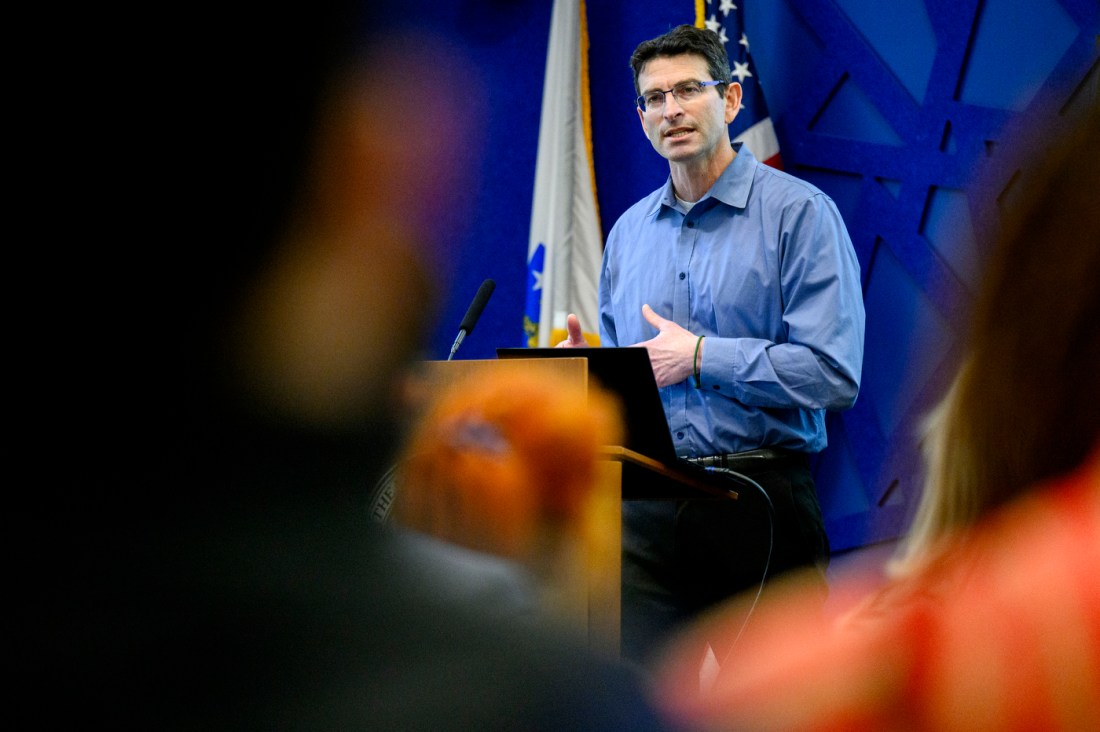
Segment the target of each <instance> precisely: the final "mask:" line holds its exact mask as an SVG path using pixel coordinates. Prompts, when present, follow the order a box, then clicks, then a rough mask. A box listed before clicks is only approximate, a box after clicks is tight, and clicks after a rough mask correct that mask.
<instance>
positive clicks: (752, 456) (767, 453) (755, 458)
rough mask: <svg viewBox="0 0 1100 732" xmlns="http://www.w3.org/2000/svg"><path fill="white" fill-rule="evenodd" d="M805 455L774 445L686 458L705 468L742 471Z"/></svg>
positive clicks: (802, 457) (801, 457) (800, 457)
mask: <svg viewBox="0 0 1100 732" xmlns="http://www.w3.org/2000/svg"><path fill="white" fill-rule="evenodd" d="M805 457H806V456H805V455H804V454H803V453H800V452H792V451H791V450H780V449H778V448H774V447H761V448H760V449H758V450H746V451H745V452H731V453H728V454H726V455H706V456H704V457H697V458H688V460H690V461H691V462H693V463H696V464H698V465H702V466H703V467H705V468H726V469H727V470H734V471H742V470H747V469H750V468H760V467H763V466H764V464H765V463H768V462H771V461H774V460H795V459H804V458H805Z"/></svg>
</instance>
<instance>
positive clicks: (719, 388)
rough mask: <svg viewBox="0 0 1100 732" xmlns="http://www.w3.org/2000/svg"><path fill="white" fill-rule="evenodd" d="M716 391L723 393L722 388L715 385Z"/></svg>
mask: <svg viewBox="0 0 1100 732" xmlns="http://www.w3.org/2000/svg"><path fill="white" fill-rule="evenodd" d="M714 390H715V391H721V390H722V387H720V386H718V384H715V385H714Z"/></svg>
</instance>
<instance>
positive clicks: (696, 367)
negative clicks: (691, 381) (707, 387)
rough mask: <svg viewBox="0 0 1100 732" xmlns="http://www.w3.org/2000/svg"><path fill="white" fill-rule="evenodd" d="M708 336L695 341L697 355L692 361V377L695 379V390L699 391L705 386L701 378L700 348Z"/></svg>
mask: <svg viewBox="0 0 1100 732" xmlns="http://www.w3.org/2000/svg"><path fill="white" fill-rule="evenodd" d="M705 337H706V336H699V340H697V341H695V355H694V356H693V357H692V359H691V370H692V375H693V376H694V377H695V388H696V389H698V388H700V387H701V386H702V385H703V382H702V380H701V379H700V378H699V347H700V346H701V345H703V338H705Z"/></svg>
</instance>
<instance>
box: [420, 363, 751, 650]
mask: <svg viewBox="0 0 1100 732" xmlns="http://www.w3.org/2000/svg"><path fill="white" fill-rule="evenodd" d="M419 366H420V369H419V374H418V376H419V379H418V383H419V386H420V388H421V389H423V391H422V392H421V393H422V394H423V395H424V396H425V398H429V399H430V394H431V393H432V392H436V393H438V392H441V391H442V390H444V389H447V388H449V387H452V386H454V385H456V384H458V383H460V382H464V381H466V380H469V379H497V378H503V377H504V376H505V375H506V374H508V373H509V371H510V370H521V371H523V372H524V373H526V374H536V375H538V374H546V375H547V377H548V378H549V377H553V378H556V379H561V380H566V381H567V383H569V384H570V385H575V386H578V387H580V388H581V389H582V390H583V391H584V392H585V393H587V391H588V389H589V373H588V360H587V359H586V358H584V357H579V358H553V359H537V358H533V359H525V358H516V359H506V360H501V359H491V360H465V361H425V362H422V363H421V364H420V365H419ZM602 453H603V455H604V459H602V460H601V461H600V462H599V465H598V470H597V473H598V476H597V484H596V486H595V489H594V490H595V496H594V502H595V506H596V507H597V508H596V509H595V510H596V511H598V513H599V517H598V521H599V525H600V526H601V527H602V531H603V532H605V533H606V534H607V535H606V537H604V539H605V540H604V541H601V542H600V545H601V546H602V547H610V549H608V548H605V549H602V550H601V549H598V548H593V547H586V548H585V547H578V548H577V555H576V561H575V562H573V564H572V571H571V573H570V576H569V577H568V579H567V581H566V582H565V583H564V584H565V585H566V587H563V588H561V589H562V597H561V600H562V602H560V603H559V606H560V607H561V609H562V610H563V611H564V612H565V613H566V615H567V617H568V618H569V619H570V620H571V621H572V622H574V623H575V624H577V625H578V627H581V628H586V629H587V634H588V639H589V645H590V646H591V647H593V648H594V649H595V650H598V651H600V652H605V653H610V654H613V655H616V656H617V655H618V654H619V650H620V628H619V626H620V617H621V603H620V576H621V567H622V561H621V547H622V502H623V501H629V500H681V499H686V498H711V499H716V500H736V499H737V497H738V496H737V493H736V491H734V490H731V489H730V487H729V485H725V486H724V485H723V484H722V482H721V481H719V480H714V481H706V480H701V479H700V478H699V477H698V476H689V475H687V474H685V473H683V472H681V471H678V470H677V469H676V467H675V466H670V465H665V464H662V463H661V462H659V461H657V460H654V459H651V458H649V457H647V456H645V455H641V454H639V453H637V452H634V451H632V450H629V449H627V448H626V447H623V446H619V445H608V446H606V447H605V448H603V450H602ZM565 457H567V456H563V459H564V458H565ZM594 551H600V552H602V553H601V555H600V556H598V557H596V556H592V555H591V552H594ZM584 552H588V553H589V554H588V555H584ZM592 567H600V568H601V571H599V572H598V573H595V572H593V571H591V569H590V568H592Z"/></svg>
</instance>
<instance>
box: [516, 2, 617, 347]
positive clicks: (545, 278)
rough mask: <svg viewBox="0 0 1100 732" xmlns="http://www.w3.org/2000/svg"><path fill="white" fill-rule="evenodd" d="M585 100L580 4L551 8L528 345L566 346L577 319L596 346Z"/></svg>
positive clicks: (594, 223) (595, 252)
mask: <svg viewBox="0 0 1100 732" xmlns="http://www.w3.org/2000/svg"><path fill="white" fill-rule="evenodd" d="M588 100H589V97H588V33H587V24H586V22H585V11H584V2H583V1H582V0H555V1H554V10H553V15H552V17H551V21H550V43H549V47H548V51H547V54H546V78H545V80H544V82H543V93H542V117H541V120H540V122H539V146H538V159H537V162H536V166H535V194H534V205H533V207H532V212H531V236H530V240H529V242H528V249H527V271H528V289H527V308H526V314H525V316H524V324H523V325H524V333H525V334H526V337H527V345H528V346H531V347H535V346H539V347H546V346H552V345H554V344H556V343H557V342H558V341H561V340H564V339H565V317H566V315H567V314H569V313H576V314H577V316H578V317H579V318H580V321H581V327H582V328H583V329H584V330H585V337H586V339H587V340H588V342H589V343H590V344H592V345H597V344H598V342H599V338H598V335H597V334H598V332H599V323H598V322H597V319H598V306H597V290H598V287H599V273H600V261H601V259H602V253H603V243H602V235H601V233H600V223H599V213H598V210H597V206H596V183H595V175H594V174H593V168H592V134H591V117H590V114H589V101H588Z"/></svg>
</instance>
